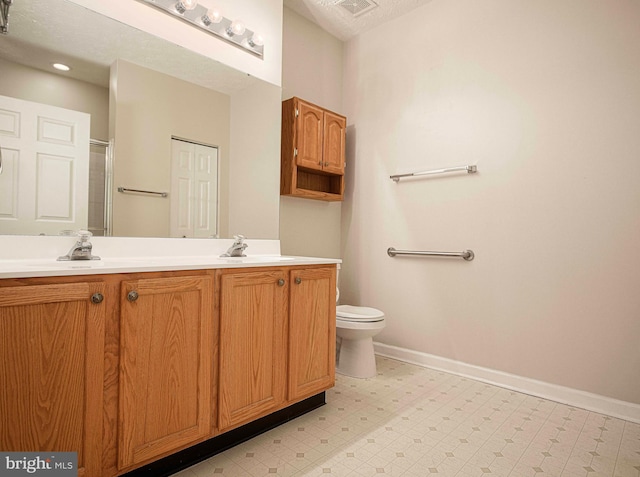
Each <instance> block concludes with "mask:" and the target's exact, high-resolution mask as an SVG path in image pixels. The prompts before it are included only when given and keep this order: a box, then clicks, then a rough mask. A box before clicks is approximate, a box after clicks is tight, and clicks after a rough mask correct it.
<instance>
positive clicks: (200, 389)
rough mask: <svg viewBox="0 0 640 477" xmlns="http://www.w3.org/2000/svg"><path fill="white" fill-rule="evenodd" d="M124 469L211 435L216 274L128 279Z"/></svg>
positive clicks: (123, 380)
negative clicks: (214, 285)
mask: <svg viewBox="0 0 640 477" xmlns="http://www.w3.org/2000/svg"><path fill="white" fill-rule="evenodd" d="M121 292H122V296H121V299H120V303H121V321H120V327H121V328H120V342H121V354H120V403H119V426H120V428H119V439H118V440H119V452H118V466H119V468H121V469H122V468H125V467H127V466H130V465H133V464H138V463H141V462H143V461H146V460H150V459H152V458H154V457H158V456H161V455H163V454H166V453H169V452H170V451H172V450H177V449H179V448H181V447H185V446H186V445H188V444H190V443H193V442H196V441H198V440H202V439H203V438H206V437H208V436H209V435H210V434H211V376H212V369H213V366H214V363H213V359H212V356H213V349H214V339H213V284H212V279H211V277H209V276H187V277H167V278H148V279H140V280H128V281H123V282H122V284H121Z"/></svg>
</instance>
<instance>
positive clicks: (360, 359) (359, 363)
mask: <svg viewBox="0 0 640 477" xmlns="http://www.w3.org/2000/svg"><path fill="white" fill-rule="evenodd" d="M336 371H337V372H338V373H340V374H344V375H345V376H350V377H352V378H373V377H374V376H376V374H377V370H376V357H375V353H374V351H373V339H372V338H371V337H368V338H363V339H358V340H348V339H346V338H342V341H341V343H340V352H339V353H338V356H337V362H336Z"/></svg>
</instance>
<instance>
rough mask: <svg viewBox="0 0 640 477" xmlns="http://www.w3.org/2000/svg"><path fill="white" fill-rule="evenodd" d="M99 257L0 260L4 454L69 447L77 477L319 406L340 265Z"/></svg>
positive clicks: (261, 258) (0, 434)
mask: <svg viewBox="0 0 640 477" xmlns="http://www.w3.org/2000/svg"><path fill="white" fill-rule="evenodd" d="M96 248H97V247H96ZM102 262H103V263H102V265H99V264H93V263H92V264H82V263H78V264H73V263H71V264H69V265H67V266H62V265H58V264H57V263H54V262H46V261H45V262H43V261H42V260H40V261H29V260H16V261H15V262H11V261H6V260H0V266H1V268H0V272H2V273H0V380H1V381H2V386H1V388H2V390H1V391H0V392H1V393H2V396H1V399H0V402H1V403H2V413H1V415H0V420H1V421H0V448H2V449H3V450H5V451H11V450H15V451H43V450H49V451H76V452H78V466H79V474H78V475H80V476H86V477H89V476H91V477H111V476H116V475H121V474H124V473H127V472H130V471H132V470H135V469H138V468H140V467H142V466H145V465H150V463H153V462H154V461H157V460H158V459H161V458H165V457H167V456H170V455H172V454H175V453H176V452H178V451H181V450H183V449H187V448H191V447H192V446H194V445H196V444H200V443H205V442H210V440H211V439H212V438H216V437H219V436H223V435H225V434H230V431H233V430H238V429H242V428H243V426H247V425H251V424H252V423H255V422H256V421H258V420H260V419H261V418H265V416H270V415H274V413H276V414H277V413H278V412H281V411H283V410H287V409H289V408H291V407H292V406H295V405H296V404H297V403H300V402H304V401H305V400H307V399H309V398H312V399H313V398H314V396H321V399H322V402H324V401H323V392H324V391H325V390H327V389H329V388H330V387H332V386H333V384H334V378H335V375H334V369H335V290H336V282H335V280H336V263H338V262H339V260H329V259H313V258H300V257H280V256H279V255H256V256H254V257H247V258H239V259H235V258H228V259H222V258H219V257H217V256H206V257H198V256H191V257H149V258H144V257H129V258H126V257H125V258H120V259H117V260H108V259H103V261H102ZM38 263H40V265H38ZM83 265H84V268H83ZM74 266H75V267H76V268H73V267H74ZM29 267H31V268H29ZM47 267H49V268H47ZM78 267H79V268H78ZM31 269H33V270H31ZM29 275H30V276H29ZM316 402H317V398H316ZM320 404H321V403H320ZM252 432H255V431H252ZM225 445H226V446H228V444H225ZM214 447H215V446H214ZM205 452H206V451H205ZM209 452H210V454H214V453H216V451H215V448H214V450H213V451H209ZM148 475H152V474H151V473H149V474H148Z"/></svg>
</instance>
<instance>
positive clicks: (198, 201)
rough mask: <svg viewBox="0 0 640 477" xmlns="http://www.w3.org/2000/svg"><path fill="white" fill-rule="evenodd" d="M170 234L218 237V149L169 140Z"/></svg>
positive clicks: (176, 235)
mask: <svg viewBox="0 0 640 477" xmlns="http://www.w3.org/2000/svg"><path fill="white" fill-rule="evenodd" d="M171 144H172V145H171V147H172V156H171V193H170V194H169V198H170V211H171V218H170V224H171V226H170V227H171V230H170V236H171V237H204V238H206V237H217V233H218V232H217V222H218V149H217V148H216V147H211V146H205V145H202V144H196V143H193V142H188V141H183V140H179V139H172V140H171Z"/></svg>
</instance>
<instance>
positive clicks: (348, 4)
mask: <svg viewBox="0 0 640 477" xmlns="http://www.w3.org/2000/svg"><path fill="white" fill-rule="evenodd" d="M336 5H340V6H341V7H342V8H344V9H345V10H347V11H349V13H351V14H352V15H353V16H354V17H357V16H359V15H362V14H363V13H366V12H368V11H369V10H372V9H374V8H376V7H377V6H378V4H377V3H376V2H374V1H373V0H341V1H339V2H337V3H336Z"/></svg>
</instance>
